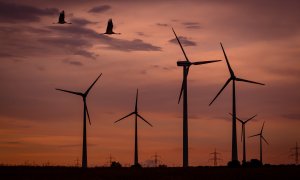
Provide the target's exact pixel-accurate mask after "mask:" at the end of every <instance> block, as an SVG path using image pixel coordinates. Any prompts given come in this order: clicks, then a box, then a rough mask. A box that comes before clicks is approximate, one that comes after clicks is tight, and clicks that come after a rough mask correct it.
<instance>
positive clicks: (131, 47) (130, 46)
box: [107, 39, 161, 51]
mask: <svg viewBox="0 0 300 180" xmlns="http://www.w3.org/2000/svg"><path fill="white" fill-rule="evenodd" d="M111 40H112V41H110V40H109V41H108V43H109V44H108V47H107V49H114V50H119V51H161V47H158V46H154V45H152V44H149V43H145V42H144V41H143V40H141V39H134V40H131V41H130V40H122V39H111Z"/></svg>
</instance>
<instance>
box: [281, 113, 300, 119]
mask: <svg viewBox="0 0 300 180" xmlns="http://www.w3.org/2000/svg"><path fill="white" fill-rule="evenodd" d="M282 117H283V118H286V119H290V120H300V113H290V114H283V115H282Z"/></svg>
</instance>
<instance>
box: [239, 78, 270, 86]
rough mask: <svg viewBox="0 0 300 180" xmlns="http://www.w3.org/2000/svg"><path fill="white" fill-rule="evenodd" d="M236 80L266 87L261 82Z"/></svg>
mask: <svg viewBox="0 0 300 180" xmlns="http://www.w3.org/2000/svg"><path fill="white" fill-rule="evenodd" d="M235 80H237V81H242V82H247V83H252V84H259V85H263V86H264V85H265V84H263V83H259V82H255V81H250V80H247V79H242V78H236V79H235Z"/></svg>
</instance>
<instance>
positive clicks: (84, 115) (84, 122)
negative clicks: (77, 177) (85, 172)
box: [56, 73, 102, 168]
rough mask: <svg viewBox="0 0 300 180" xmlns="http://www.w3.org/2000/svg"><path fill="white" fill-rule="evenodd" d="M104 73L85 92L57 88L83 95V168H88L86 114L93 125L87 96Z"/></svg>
mask: <svg viewBox="0 0 300 180" xmlns="http://www.w3.org/2000/svg"><path fill="white" fill-rule="evenodd" d="M101 75H102V73H101V74H100V75H99V76H98V77H97V79H96V80H95V81H94V82H93V84H91V85H90V87H89V88H88V89H87V90H86V91H85V92H84V93H82V92H74V91H68V90H64V89H57V88H56V90H58V91H63V92H66V93H71V94H75V95H78V96H81V97H82V99H83V138H82V168H87V146H86V115H87V116H88V119H89V123H90V125H91V120H90V115H89V111H88V107H87V104H86V97H87V95H88V94H89V92H90V90H91V89H92V87H93V86H94V84H95V83H96V82H97V81H98V79H99V78H100V76H101Z"/></svg>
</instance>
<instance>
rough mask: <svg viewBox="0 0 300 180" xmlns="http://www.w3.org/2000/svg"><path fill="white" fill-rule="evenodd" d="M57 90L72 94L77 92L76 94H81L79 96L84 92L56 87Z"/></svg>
mask: <svg viewBox="0 0 300 180" xmlns="http://www.w3.org/2000/svg"><path fill="white" fill-rule="evenodd" d="M56 90H58V91H63V92H67V93H71V94H76V95H79V96H82V93H80V92H74V91H68V90H64V89H58V88H56Z"/></svg>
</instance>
